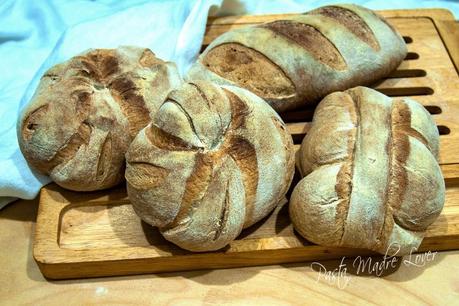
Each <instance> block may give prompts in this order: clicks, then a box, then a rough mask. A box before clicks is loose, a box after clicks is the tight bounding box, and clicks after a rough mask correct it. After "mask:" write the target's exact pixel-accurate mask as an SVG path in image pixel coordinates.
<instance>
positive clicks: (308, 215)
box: [290, 87, 445, 255]
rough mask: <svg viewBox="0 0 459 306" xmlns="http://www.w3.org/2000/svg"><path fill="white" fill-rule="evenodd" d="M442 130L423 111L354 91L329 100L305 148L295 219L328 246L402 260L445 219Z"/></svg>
mask: <svg viewBox="0 0 459 306" xmlns="http://www.w3.org/2000/svg"><path fill="white" fill-rule="evenodd" d="M438 147H439V135H438V129H437V127H436V125H435V123H434V121H433V119H432V117H431V116H430V114H429V113H428V112H427V111H426V110H425V108H424V107H422V105H420V104H418V103H417V102H415V101H413V100H410V99H391V98H389V97H387V96H385V95H383V94H381V93H379V92H377V91H375V90H373V89H369V88H365V87H356V88H353V89H349V90H346V91H344V92H336V93H333V94H330V95H328V96H327V97H325V98H324V99H323V100H322V102H321V103H320V104H319V105H318V107H317V109H316V111H315V113H314V118H313V122H312V127H311V129H310V130H309V132H308V134H307V135H306V137H305V138H304V140H303V143H302V144H301V149H300V152H299V168H300V170H301V172H302V174H303V175H306V176H305V177H304V178H303V179H302V180H301V181H300V182H299V183H298V185H297V186H296V187H295V189H294V191H293V193H292V196H291V200H290V216H291V219H292V222H293V225H294V227H295V229H296V230H297V231H298V232H299V233H300V234H301V235H302V236H304V237H305V238H306V239H308V240H310V241H312V242H314V243H317V244H321V245H325V246H344V247H353V248H365V249H370V250H374V251H377V252H380V253H382V254H385V253H386V252H389V253H390V254H397V255H403V254H406V253H409V252H411V251H413V250H414V249H416V248H417V247H418V246H419V245H420V243H421V241H422V239H423V236H424V233H425V231H426V229H427V227H428V226H429V225H430V224H432V223H433V222H434V221H435V219H436V218H437V217H438V215H439V214H440V212H441V210H442V208H443V203H444V197H445V184H444V180H443V177H442V173H441V170H440V167H439V165H438V163H437V159H436V158H437V157H438Z"/></svg>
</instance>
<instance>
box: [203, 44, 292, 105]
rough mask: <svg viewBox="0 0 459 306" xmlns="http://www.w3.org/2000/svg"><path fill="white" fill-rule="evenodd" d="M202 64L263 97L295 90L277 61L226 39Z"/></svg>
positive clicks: (287, 93)
mask: <svg viewBox="0 0 459 306" xmlns="http://www.w3.org/2000/svg"><path fill="white" fill-rule="evenodd" d="M203 65H204V66H205V67H206V68H207V69H209V70H210V71H212V72H214V73H216V74H217V75H220V76H222V77H224V78H227V79H228V80H230V81H232V82H234V83H236V84H239V85H240V86H242V87H244V88H247V89H249V90H250V91H252V92H254V93H255V94H257V95H258V96H261V97H265V98H271V97H272V98H274V97H277V96H286V97H288V96H292V95H294V94H295V85H294V84H293V83H292V81H291V80H290V79H289V78H288V77H287V76H286V75H285V73H284V72H283V71H282V70H281V69H280V68H279V67H278V66H277V65H276V64H274V63H273V62H272V61H271V60H270V59H269V58H267V57H266V56H264V55H263V54H262V53H260V52H258V51H256V50H254V49H252V48H247V47H245V46H243V45H241V44H236V43H227V44H222V45H219V46H217V47H215V48H213V49H212V50H210V51H209V53H208V54H207V56H206V57H205V58H203Z"/></svg>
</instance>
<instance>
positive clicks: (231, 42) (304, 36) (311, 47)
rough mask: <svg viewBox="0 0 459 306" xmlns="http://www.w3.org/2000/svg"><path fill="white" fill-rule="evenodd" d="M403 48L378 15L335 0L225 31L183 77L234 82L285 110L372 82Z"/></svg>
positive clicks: (393, 63)
mask: <svg viewBox="0 0 459 306" xmlns="http://www.w3.org/2000/svg"><path fill="white" fill-rule="evenodd" d="M406 52H407V49H406V45H405V42H404V41H403V38H402V36H400V34H399V33H398V32H397V31H396V30H395V29H394V28H393V27H392V26H391V25H390V24H389V23H387V22H386V21H385V20H384V19H383V18H382V17H380V16H378V15H377V14H375V13H374V12H372V11H371V10H368V9H366V8H364V7H361V6H358V5H352V4H340V5H332V6H325V7H321V8H318V9H316V10H313V11H310V12H307V13H305V14H302V15H296V16H288V17H285V18H283V19H282V20H276V21H273V22H268V23H264V24H259V25H256V26H252V27H244V28H238V29H234V30H231V31H228V32H226V33H224V34H222V35H221V36H219V37H217V38H216V39H215V40H214V41H213V42H212V43H211V44H210V45H209V46H208V47H207V48H206V49H205V50H204V52H203V53H202V54H201V56H200V57H199V58H198V60H197V62H196V63H195V64H194V65H193V66H192V67H191V69H190V71H189V72H188V76H187V78H188V79H189V80H202V79H205V80H211V81H213V82H216V83H219V84H226V85H231V84H232V85H237V86H240V87H243V88H246V89H249V90H250V91H252V92H253V93H255V94H257V95H258V96H260V97H261V98H263V99H264V100H265V101H267V102H268V103H269V104H270V105H271V106H272V107H273V108H274V109H275V110H276V111H286V110H291V109H294V108H298V107H301V106H304V105H307V104H314V103H317V102H319V101H320V99H321V98H323V97H324V96H326V95H327V94H329V93H332V92H334V91H337V90H345V89H347V88H351V87H354V86H357V85H365V84H371V83H372V82H374V81H376V80H378V79H380V78H382V77H384V76H387V75H388V74H389V73H390V72H391V71H393V70H394V69H395V68H397V66H398V65H399V64H400V63H401V62H402V60H403V59H404V58H405V56H406Z"/></svg>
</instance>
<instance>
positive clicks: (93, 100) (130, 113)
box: [18, 47, 180, 191]
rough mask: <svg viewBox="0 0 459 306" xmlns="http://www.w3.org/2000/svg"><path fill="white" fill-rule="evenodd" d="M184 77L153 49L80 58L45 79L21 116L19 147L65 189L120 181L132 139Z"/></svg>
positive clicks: (103, 52) (122, 50) (51, 71)
mask: <svg viewBox="0 0 459 306" xmlns="http://www.w3.org/2000/svg"><path fill="white" fill-rule="evenodd" d="M179 82H180V77H179V76H178V72H177V71H176V68H175V67H174V66H173V65H171V64H170V63H166V62H163V61H162V60H160V59H158V58H156V57H155V56H154V54H153V52H151V51H150V50H148V49H143V48H137V47H120V48H118V49H96V50H89V51H87V52H85V53H83V54H81V55H78V56H75V57H73V58H71V59H70V60H68V61H67V62H65V63H62V64H58V65H56V66H54V67H52V68H51V69H49V70H48V71H47V72H46V73H45V74H44V76H43V77H42V79H41V82H40V84H39V86H38V88H37V90H36V92H35V95H34V96H33V98H32V100H31V101H30V103H29V105H28V106H27V107H26V109H25V110H24V111H23V113H22V117H21V119H20V120H19V122H18V140H19V145H20V148H21V151H22V153H23V155H24V157H25V159H26V160H27V162H28V163H29V165H30V166H31V167H32V168H34V169H35V170H37V171H39V172H41V173H43V174H47V175H49V176H50V177H51V179H52V180H54V181H55V182H56V183H57V184H59V185H61V186H63V187H65V188H68V189H73V190H79V191H89V190H98V189H103V188H108V187H111V186H113V185H115V184H118V183H119V182H121V180H122V178H123V172H124V153H125V152H126V150H127V147H128V145H129V143H130V142H131V140H132V139H133V138H134V136H135V135H136V134H137V132H138V131H139V130H140V129H141V128H143V127H145V126H146V125H147V124H148V122H149V121H150V116H151V115H153V114H154V113H155V112H156V110H157V108H158V107H159V105H160V104H161V103H162V102H163V101H164V99H165V97H166V95H167V94H168V92H169V91H170V89H171V88H172V87H174V86H176V85H177V84H178V83H179Z"/></svg>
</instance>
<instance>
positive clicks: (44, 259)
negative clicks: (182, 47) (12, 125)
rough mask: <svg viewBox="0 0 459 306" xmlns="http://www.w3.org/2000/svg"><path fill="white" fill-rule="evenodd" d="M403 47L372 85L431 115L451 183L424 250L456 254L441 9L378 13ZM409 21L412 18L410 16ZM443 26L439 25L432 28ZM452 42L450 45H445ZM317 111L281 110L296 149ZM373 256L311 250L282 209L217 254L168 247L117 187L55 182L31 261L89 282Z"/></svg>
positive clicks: (454, 145) (456, 139) (454, 137)
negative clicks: (76, 187) (74, 187)
mask: <svg viewBox="0 0 459 306" xmlns="http://www.w3.org/2000/svg"><path fill="white" fill-rule="evenodd" d="M382 13H383V15H385V16H386V17H389V18H390V22H391V23H392V24H393V25H394V26H395V27H397V28H398V29H399V30H400V32H401V33H402V35H403V36H404V37H405V39H406V40H407V41H408V49H409V52H410V53H409V56H408V57H407V59H406V60H405V61H404V62H403V63H402V64H401V66H400V67H399V68H398V69H397V71H396V72H394V73H393V74H392V75H391V76H390V77H389V78H387V79H385V80H383V81H381V82H378V84H374V86H373V87H374V88H376V89H377V90H379V91H381V92H384V93H386V94H389V95H392V96H402V97H405V96H409V97H412V98H415V99H416V100H419V101H420V102H421V103H423V104H424V105H425V106H426V108H427V109H428V110H429V111H431V112H432V114H433V116H434V118H435V121H436V123H437V125H438V127H439V130H440V132H441V134H442V135H441V136H440V139H441V150H440V163H441V167H442V171H443V174H444V176H445V179H446V183H447V192H446V204H445V208H444V210H443V212H442V214H441V216H440V217H439V218H438V219H437V221H436V222H435V223H434V224H433V225H432V226H431V227H430V228H429V230H428V232H427V235H426V238H425V239H424V242H423V244H422V246H421V248H420V251H425V250H448V249H456V248H459V179H458V178H459V155H458V154H457V152H459V131H458V129H459V122H458V120H457V118H459V76H458V72H457V71H456V69H455V66H454V64H455V63H457V58H459V54H458V53H457V50H458V49H457V47H455V46H454V45H455V43H456V42H457V37H456V40H454V39H453V38H451V35H455V32H454V31H452V30H448V29H449V28H448V27H447V26H446V24H447V23H444V22H446V21H448V20H449V21H451V20H452V16H451V15H450V14H448V13H447V11H443V10H406V11H384V12H382ZM283 16H285V15H273V16H241V17H225V18H219V19H211V20H210V21H209V25H208V27H207V32H206V36H205V39H204V43H206V42H207V43H208V42H210V41H211V40H212V39H213V38H215V37H216V36H217V35H219V34H221V33H222V32H224V31H227V30H229V29H231V28H235V27H239V26H245V25H249V24H255V23H259V22H264V21H269V20H275V19H279V18H282V17H283ZM413 16H414V17H413ZM439 22H441V25H440V26H438V23H439ZM449 43H451V44H452V47H449V45H448V44H449ZM312 114H313V109H304V110H298V111H295V112H290V113H285V114H282V116H283V118H284V120H285V121H286V122H287V125H288V129H289V131H290V133H291V134H292V136H293V138H294V141H295V143H296V145H297V146H298V145H299V143H300V142H301V140H302V138H303V137H304V135H305V134H306V133H307V131H308V128H309V126H310V121H311V119H312ZM365 254H369V252H368V251H364V250H355V249H344V248H327V247H322V246H317V245H313V244H310V243H309V242H307V241H306V240H304V239H302V238H301V237H299V236H298V235H296V233H295V232H294V231H293V228H292V226H291V224H290V221H289V218H288V214H287V210H286V206H279V207H278V209H277V210H276V211H275V212H274V213H273V214H271V215H270V216H269V217H268V218H266V219H265V220H262V221H261V222H259V223H258V224H256V225H254V226H253V227H251V228H249V229H247V230H245V231H244V232H243V233H242V234H241V235H240V237H238V239H237V240H235V241H234V242H232V243H231V244H230V245H229V246H228V247H226V248H225V249H223V250H220V251H217V252H210V253H190V252H186V251H184V250H181V249H179V248H178V247H176V246H174V245H172V244H170V243H168V242H167V241H165V240H164V239H163V238H162V237H161V235H160V234H159V233H158V232H157V230H155V229H154V228H151V227H150V226H147V225H145V224H144V223H142V222H141V221H140V219H139V218H138V217H137V216H136V215H135V213H134V212H133V210H132V208H131V206H130V204H129V201H128V199H127V197H126V192H125V190H124V188H123V187H120V188H115V189H112V190H109V191H104V192H94V193H75V192H70V191H65V190H63V189H61V188H59V187H58V186H56V185H49V186H48V187H46V188H43V190H42V192H41V196H40V207H39V211H38V218H37V228H36V232H35V243H34V257H35V260H36V261H37V263H38V265H39V267H40V269H41V271H42V273H43V274H44V275H46V276H47V277H49V278H75V277H95V276H106V275H128V274H140V273H150V272H165V271H179V270H192V269H204V268H205V269H209V268H221V267H226V268H228V267H240V266H252V265H267V264H280V263H287V262H301V261H307V260H319V259H320V260H323V259H331V258H339V257H342V256H356V255H365Z"/></svg>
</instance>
